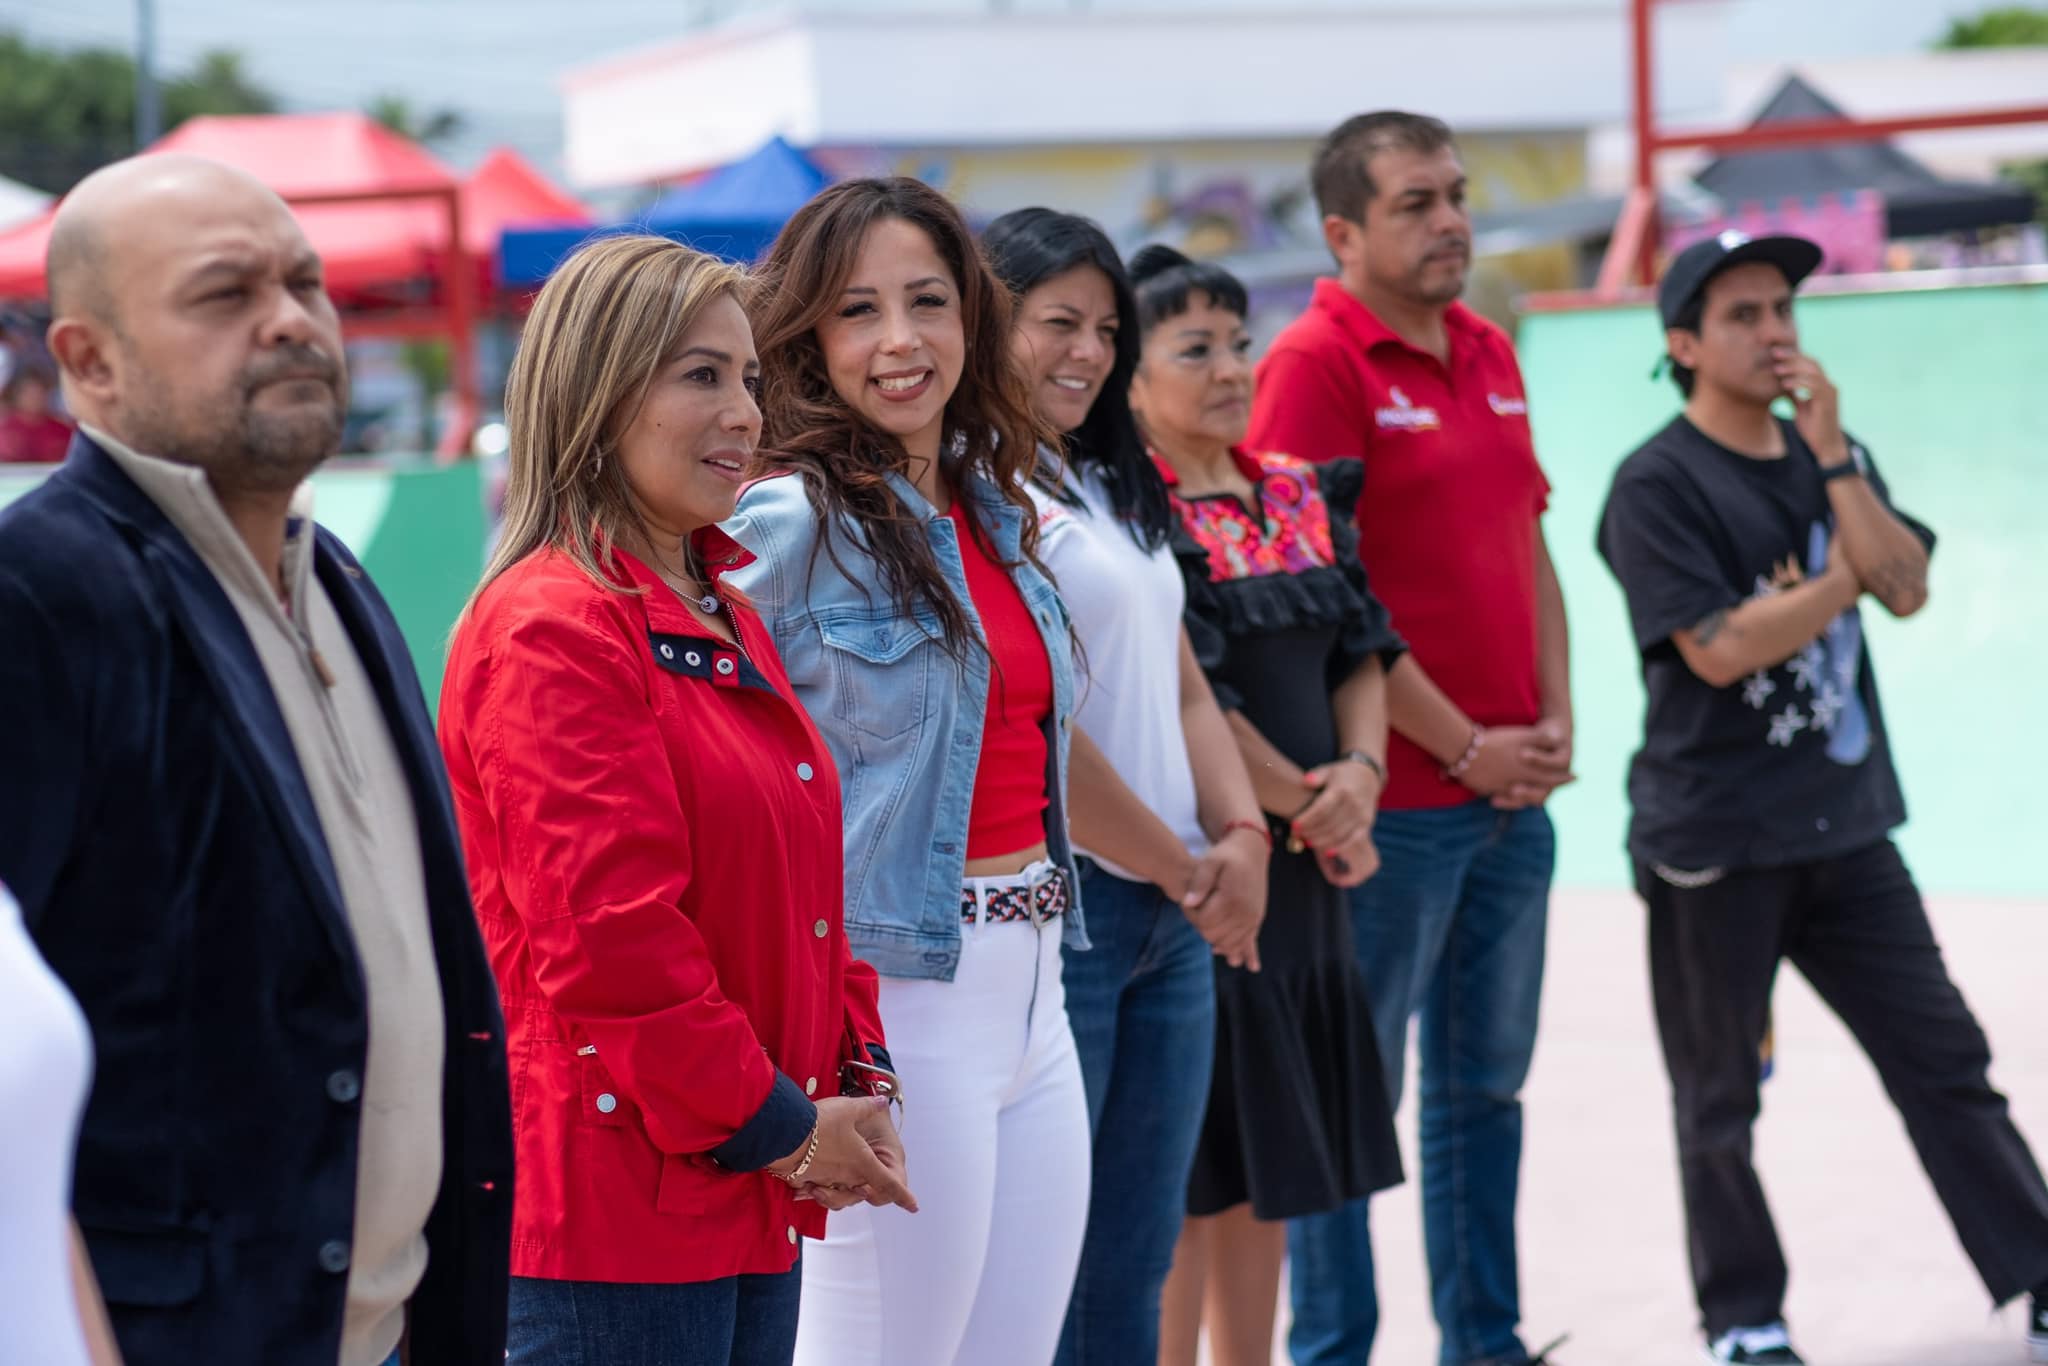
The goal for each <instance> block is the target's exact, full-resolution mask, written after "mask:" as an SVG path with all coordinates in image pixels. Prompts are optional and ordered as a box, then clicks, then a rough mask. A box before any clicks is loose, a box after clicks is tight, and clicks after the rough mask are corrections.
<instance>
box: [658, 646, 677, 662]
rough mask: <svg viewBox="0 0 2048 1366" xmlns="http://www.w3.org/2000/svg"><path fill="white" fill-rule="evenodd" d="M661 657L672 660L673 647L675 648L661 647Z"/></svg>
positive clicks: (674, 655) (674, 651)
mask: <svg viewBox="0 0 2048 1366" xmlns="http://www.w3.org/2000/svg"><path fill="white" fill-rule="evenodd" d="M661 657H662V658H663V659H674V658H675V657H676V647H675V646H673V645H664V646H662V647H661Z"/></svg>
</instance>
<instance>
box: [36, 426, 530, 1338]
mask: <svg viewBox="0 0 2048 1366" xmlns="http://www.w3.org/2000/svg"><path fill="white" fill-rule="evenodd" d="M317 538H318V539H317V543H316V548H315V552H314V555H315V565H316V572H317V573H318V574H319V577H320V582H321V584H322V586H323V587H325V588H326V590H327V594H328V596H329V597H330V598H331V599H332V600H333V602H334V606H335V610H336V611H337V613H339V615H340V617H341V620H342V622H343V623H344V624H345V625H346V627H347V629H348V633H349V636H350V638H351V639H352V640H353V641H354V643H355V648H356V652H357V654H358V655H359V656H360V657H361V659H362V662H363V666H364V668H365V670H366V671H367V672H368V674H369V677H370V679H371V681H372V682H373V683H374V684H375V686H376V690H377V697H378V701H379V702H380V703H381V704H382V707H383V711H384V715H385V717H386V719H387V720H388V721H389V723H390V726H391V736H392V739H393V741H394V742H395V743H396V745H397V750H398V754H399V757H400V758H401V760H402V761H403V763H404V766H405V772H406V777H407V779H408V781H409V782H410V784H411V787H412V796H413V805H414V807H415V808H416V810H417V811H418V813H419V838H420V851H421V854H422V856H423V860H424V864H425V869H426V887H427V902H428V908H429V919H430V921H431V927H432V932H433V941H434V952H435V958H436V961H437V963H438V965H439V968H440V977H441V990H442V993H443V998H444V1000H445V1003H446V1010H447V1037H446V1057H447V1065H446V1073H445V1082H444V1084H443V1089H442V1123H443V1142H444V1150H443V1154H442V1173H443V1174H442V1179H441V1191H440V1195H439V1198H438V1199H437V1200H436V1202H435V1204H434V1209H433V1214H432V1216H431V1217H430V1219H429V1221H428V1223H427V1230H426V1236H427V1245H428V1249H429V1257H428V1264H427V1271H426V1279H425V1280H424V1281H423V1282H422V1284H421V1285H420V1288H419V1291H418V1293H417V1294H416V1295H415V1297H414V1299H413V1301H412V1310H411V1327H410V1344H411V1361H412V1362H413V1364H414V1366H444V1364H446V1366H502V1363H503V1361H504V1350H505V1347H504V1343H505V1295H506V1274H507V1271H506V1269H507V1265H508V1254H509V1242H508V1240H509V1237H510V1223H511V1213H512V1203H511V1201H512V1137H511V1118H510V1106H509V1101H508V1098H507V1093H506V1081H505V1075H506V1074H505V1045H504V1024H503V1020H502V1018H501V1017H500V1014H499V1010H498V1001H497V995H496V991H495V988H494V986H493V983H492V978H491V973H490V968H489V964H488V962H487V961H486V959H485V956H484V951H483V948H482V944H481V941H480V939H479V936H478V933H477V928H476V922H475V919H474V917H473V915H472V912H471V910H470V901H469V891H468V885H467V882H466V881H465V878H464V875H463V867H462V856H461V844H460V841H459V840H458V838H457V835H456V829H455V818H454V815H453V812H452V809H451V807H450V804H449V798H448V786H447V779H446V775H445V773H444V772H443V770H442V767H441V759H440V752H439V749H438V748H437V746H436V745H435V743H434V733H433V729H432V727H431V725H430V724H429V722H428V719H427V712H426V707H425V704H424V702H423V701H422V699H421V696H420V688H419V681H418V678H417V676H416V675H415V674H414V672H413V667H412V660H411V657H410V656H409V655H408V654H407V652H406V647H405V642H404V639H403V638H402V637H401V636H400V634H399V631H398V626H397V623H396V622H395V621H394V620H393V618H392V616H391V611H390V609H389V608H388V607H386V606H385V604H384V600H383V598H382V597H380V596H379V595H378V593H377V590H376V589H375V588H374V587H372V586H371V584H370V581H369V579H368V578H367V577H365V576H364V574H363V570H362V568H361V566H360V565H358V564H357V563H356V561H355V559H354V558H353V557H352V556H351V555H350V554H349V552H348V551H347V550H346V549H345V548H344V547H343V546H342V544H341V542H340V541H338V540H336V539H335V538H334V537H333V536H332V535H331V534H329V533H328V532H327V531H325V530H318V531H317ZM0 880H4V881H5V882H6V883H7V884H8V886H9V887H11V888H12V889H13V891H14V893H15V895H16V896H17V897H18V898H19V899H20V901H21V904H22V908H23V910H24V911H25V913H26V915H27V919H28V925H29V929H30V932H31V933H32V934H33V935H34V937H35V940H36V943H37V944H38V946H39V947H40V948H41V949H42V951H43V954H44V956H45V957H46V958H48V960H49V962H50V966H51V967H52V968H54V969H55V970H56V972H57V974H58V975H59V976H60V977H62V978H63V979H64V981H65V983H66V984H67V985H68V986H69V987H70V988H71V990H72V992H73V994H74V995H76V996H77V997H78V1000H79V1003H80V1005H81V1006H83V1007H84V1010H85V1014H86V1017H87V1019H88V1020H89V1021H90V1022H91V1025H92V1033H93V1044H94V1049H95V1053H96V1071H95V1080H94V1084H93V1089H92V1097H91V1100H90V1101H89V1102H88V1104H87V1107H86V1112H85V1118H84V1125H83V1129H82V1132H81V1134H80V1141H79V1151H78V1175H77V1186H76V1191H75V1199H74V1208H75V1210H76V1212H77V1216H78V1221H79V1223H80V1225H81V1226H82V1227H83V1229H84V1231H85V1239H86V1245H87V1247H88V1249H89V1250H90V1252H91V1255H92V1262H93V1266H94V1269H95V1270H96V1271H97V1272H98V1274H99V1280H100V1285H101V1288H102V1289H103V1290H104V1292H105V1294H106V1298H107V1302H108V1307H109V1309H110V1310H111V1311H112V1315H113V1321H114V1329H115V1333H116V1335H117V1336H118V1337H119V1339H120V1342H121V1347H122V1350H123V1353H124V1355H125V1356H126V1358H127V1359H128V1360H129V1361H132V1362H202V1361H204V1362H223V1363H225V1362H246V1363H252V1366H253V1363H258V1362H260V1363H263V1364H264V1366H301V1364H303V1366H334V1362H335V1360H336V1357H337V1354H338V1353H339V1350H340V1341H341V1325H342V1310H343V1303H344V1291H345V1288H346V1284H347V1271H348V1264H349V1240H350V1234H351V1232H352V1226H353V1220H354V1209H355V1188H356V1148H357V1140H358V1134H359V1128H360V1119H361V1117H360V1113H359V1112H360V1106H361V1090H362V1087H361V1078H362V1069H363V1059H364V1055H365V1049H366V1044H367V1038H368V1020H367V1014H366V1008H365V997H364V989H363V975H362V968H361V965H360V963H359V962H358V960H357V958H356V952H355V946H354V939H353V936H352V935H351V933H350V930H349V926H348V921H347V917H346V914H345V912H344V909H343V906H342V900H341V893H340V889H339V884H338V882H337V880H336V877H335V872H334V866H333V863H332V861H331V859H330V857H329V854H328V849H327V844H326V840H325V838H324V836H323V835H322V834H321V828H320V823H319V819H318V817H317V815H316V814H315V811H314V807H313V799H312V794H311V793H310V791H309V790H308V788H307V786H306V781H305V777H304V775H303V773H302V772H301V770H300V768H299V764H298V760H297V756H296V754H295V752H294V750H293V748H292V740H291V736H290V734H289V733H288V731H287V730H286V728H285V721H284V715H283V713H282V712H281V711H280V710H279V708H278V705H277V701H276V698H275V696H274V695H273V693H272V691H271V688H270V684H269V681H268V679H267V678H266V676H265V674H264V671H263V666H262V663H261V662H260V661H259V659H258V658H257V655H256V650H255V647H254V646H253V645H252V644H251V642H250V640H249V637H248V634H247V632H246V631H245V630H244V629H243V626H242V622H241V618H240V617H239V616H237V615H236V612H235V609H234V607H233V605H232V604H231V603H230V602H229V601H228V599H227V596H226V595H225V593H223V591H222V590H221V588H220V586H219V584H218V583H217V582H216V581H215V580H214V577H213V575H212V573H211V572H209V571H208V569H207V568H206V566H205V565H204V564H203V563H202V562H201V560H200V559H199V556H198V555H197V553H196V552H194V550H193V549H192V547H191V545H190V544H189V543H188V542H187V541H186V540H185V538H184V537H183V536H182V535H181V534H179V532H178V531H177V530H176V529H175V528H174V527H173V526H172V525H171V523H170V522H169V521H168V520H167V519H166V518H165V517H164V515H163V514H162V513H161V512H160V511H159V510H158V509H157V507H156V505H155V504H154V503H153V502H151V501H150V499H149V498H148V496H147V495H145V494H144V493H143V492H142V491H141V490H140V489H139V488H137V487H136V485H135V483H134V482H133V481H132V480H130V479H129V478H128V476H127V475H126V474H125V473H124V472H123V471H122V470H121V468H120V467H119V466H118V465H117V464H115V462H114V461H113V460H112V459H111V458H110V457H109V456H108V455H107V454H106V453H105V452H104V451H102V450H101V449H100V448H99V447H98V446H96V445H95V444H93V443H92V442H91V441H90V440H88V439H86V438H85V437H83V436H80V437H79V438H78V439H77V440H76V441H74V442H73V444H72V447H71V451H70V455H69V458H68V459H67V461H66V463H65V465H64V466H63V468H62V469H60V470H58V471H57V472H56V473H55V474H54V475H52V476H51V478H50V479H49V480H48V481H47V482H45V483H44V484H43V485H41V486H40V487H38V488H37V489H35V490H34V491H32V492H31V493H29V494H27V495H26V496H25V497H23V498H21V499H20V500H19V501H17V502H16V503H14V504H13V505H12V506H11V507H9V508H7V509H6V510H5V511H4V512H0ZM62 1120H63V1117H62V1116H60V1115H56V1114H52V1115H51V1116H50V1122H51V1123H53V1124H54V1123H60V1122H62Z"/></svg>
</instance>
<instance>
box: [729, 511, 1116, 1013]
mask: <svg viewBox="0 0 2048 1366" xmlns="http://www.w3.org/2000/svg"><path fill="white" fill-rule="evenodd" d="M804 478H805V476H803V475H784V476H781V477H779V478H774V479H767V480H763V481H762V482H760V483H758V484H755V485H754V486H753V487H751V488H749V489H748V490H747V491H746V493H745V494H744V495H742V496H741V498H740V503H739V510H738V511H737V512H736V513H735V514H734V515H733V517H732V519H731V520H730V521H728V522H726V523H725V530H726V531H727V533H728V534H730V535H731V536H732V538H733V539H734V540H736V541H738V542H739V543H740V544H741V545H743V546H745V547H746V548H747V549H748V550H750V551H752V552H753V554H754V555H755V556H756V559H755V560H754V562H753V563H752V564H750V565H746V566H744V567H742V568H741V569H738V570H736V571H734V572H733V573H731V574H729V575H727V576H726V581H727V582H729V583H733V584H735V585H737V586H738V587H739V588H741V589H742V590H744V591H745V592H746V593H747V595H748V596H749V597H751V598H752V599H753V600H754V605H755V607H756V608H757V609H759V611H760V614H761V619H762V621H764V622H766V623H767V626H768V629H769V631H770V633H771V634H772V635H773V636H774V637H775V645H776V648H777V649H778V650H780V651H781V652H782V664H783V667H784V668H785V669H786V670H787V671H788V673H789V681H790V684H791V685H792V686H793V687H794V688H795V689H796V695H797V698H798V700H800V701H801V702H802V703H803V704H804V706H805V707H806V708H807V709H808V710H809V711H810V713H811V719H812V720H813V721H815V722H816V723H817V726H818V729H819V730H820V731H821V732H822V733H823V734H824V736H825V742H826V743H827V744H828V745H829V746H830V747H831V750H832V757H833V759H834V760H835V761H836V762H837V763H838V765H839V782H840V787H841V791H842V793H843V795H844V798H845V808H846V935H847V938H848V939H849V940H850V941H851V942H852V945H853V950H854V952H855V953H856V954H858V955H859V956H860V957H862V958H863V959H865V960H867V961H868V962H870V963H872V964H874V966H875V970H876V971H877V972H880V973H883V974H885V975H887V976H890V977H923V978H936V979H938V980H940V981H951V980H952V979H953V972H954V970H955V968H957V967H958V966H959V963H960V880H961V873H962V869H963V867H964V865H965V863H966V860H967V816H968V811H969V809H970V807H971V806H972V805H973V800H974V772H975V767H976V765H977V764H978V763H979V762H980V759H981V732H982V723H983V720H984V718H985V716H986V712H987V704H988V687H989V672H990V671H989V661H988V654H987V652H986V651H983V650H972V651H970V652H968V655H967V658H966V660H965V662H964V663H961V664H956V663H955V662H954V661H953V659H952V658H951V657H950V656H949V655H947V653H946V650H945V646H944V644H943V643H942V641H941V639H940V629H939V624H938V621H937V619H936V618H935V617H933V616H931V615H930V614H929V613H928V612H921V613H920V615H919V616H918V618H917V625H916V626H913V625H912V624H911V622H910V621H907V620H905V619H904V618H903V617H902V616H901V615H900V613H899V610H898V608H897V606H896V604H895V602H894V601H893V600H892V599H891V597H890V595H889V593H888V590H887V589H886V588H885V587H883V586H882V576H881V572H880V570H879V569H878V568H877V567H876V566H875V563H874V561H873V559H872V558H871V557H870V556H869V554H868V551H867V548H866V541H865V538H864V537H863V536H862V534H861V532H860V531H859V529H858V528H856V527H855V526H854V525H853V524H852V523H851V522H850V521H846V520H844V519H842V520H841V521H840V523H839V524H838V525H837V526H836V527H835V528H834V536H833V543H832V549H833V550H836V551H838V553H839V560H840V562H841V563H843V565H844V569H843V570H842V568H841V564H835V563H834V561H833V558H832V555H831V554H830V553H829V552H828V551H827V550H825V549H824V548H822V547H819V546H818V535H819V526H818V519H817V516H816V514H815V513H814V512H813V511H812V509H811V502H810V498H809V497H808V496H807V495H806V493H805V489H804ZM889 481H890V483H891V485H892V486H893V487H894V488H895V490H896V493H897V495H898V496H899V497H900V498H901V499H902V500H903V503H904V506H905V507H906V508H909V509H911V510H912V511H913V512H914V513H915V514H916V515H917V516H919V517H921V518H923V519H924V523H925V529H926V531H927V533H928V534H929V535H930V537H931V543H932V554H933V556H934V557H935V558H936V559H937V561H938V564H939V568H940V570H941V571H942V572H943V573H944V574H945V577H946V584H947V586H948V587H950V588H951V589H952V590H953V596H954V598H955V599H956V600H957V601H958V602H959V603H960V605H961V607H962V609H963V610H964V611H965V612H966V614H967V619H968V620H969V621H970V622H972V623H973V624H974V627H975V630H976V631H977V632H979V631H980V629H981V618H980V616H979V614H977V613H976V612H975V610H974V599H973V597H972V596H971V595H970V594H969V592H968V588H967V572H966V569H965V567H964V566H963V565H962V563H961V559H960V541H959V537H958V535H957V534H956V533H955V529H954V523H953V522H952V521H951V520H949V519H948V518H947V517H945V516H943V515H942V514H940V513H939V512H938V511H937V510H936V509H934V508H933V507H932V505H931V504H930V503H929V502H928V501H926V499H925V498H924V496H923V495H922V494H920V493H919V492H918V491H917V489H916V487H915V486H914V485H912V484H911V483H910V481H909V480H907V479H904V478H903V477H902V476H900V475H895V474H892V475H890V476H889ZM963 496H964V497H966V498H969V499H971V500H972V502H973V505H974V507H976V508H977V509H978V510H979V511H980V514H981V515H980V521H981V524H982V525H983V526H985V527H988V528H989V529H990V532H991V535H990V540H991V543H992V544H993V545H994V546H995V549H996V552H997V553H998V554H999V555H1000V556H1001V557H1002V558H1003V559H1005V560H1016V559H1018V558H1019V552H1018V544H1019V536H1020V534H1021V531H1022V528H1023V520H1024V516H1025V514H1024V512H1023V511H1022V510H1021V509H1019V508H1017V507H1014V506H1012V505H1011V504H1010V503H1008V502H1007V501H1005V500H1004V499H1003V497H1002V495H1001V494H1000V493H998V492H997V491H996V488H995V486H994V485H993V484H992V483H990V482H989V481H988V480H987V479H985V478H983V477H981V476H980V475H978V474H975V473H973V472H969V473H968V474H967V475H966V476H965V488H964V491H963ZM814 549H816V550H817V553H816V554H815V555H813V553H812V552H813V550H814ZM849 572H850V573H851V574H852V575H854V576H855V577H852V578H849V577H848V573H849ZM1013 573H1014V576H1015V578H1016V582H1017V587H1018V589H1019V590H1020V591H1021V592H1022V593H1023V596H1024V603H1025V606H1027V607H1028V608H1030V610H1031V616H1032V619H1033V620H1034V621H1036V622H1037V623H1038V630H1039V634H1040V635H1041V636H1042V637H1043V638H1044V640H1045V650H1046V655H1047V656H1048V657H1049V658H1050V660H1051V661H1052V681H1053V706H1052V711H1051V713H1050V715H1049V716H1048V718H1047V722H1046V730H1047V742H1048V743H1047V745H1046V753H1047V755H1048V757H1049V760H1050V763H1049V766H1048V767H1049V771H1048V773H1047V775H1046V783H1047V791H1048V793H1049V796H1050V805H1049V806H1048V808H1047V810H1046V817H1045V825H1046V843H1047V845H1048V846H1049V849H1050V856H1051V858H1052V860H1053V862H1054V863H1056V864H1057V865H1058V866H1059V867H1061V868H1064V869H1065V870H1066V873H1067V877H1068V886H1069V887H1070V888H1074V889H1076V895H1075V897H1074V901H1073V905H1072V909H1071V910H1070V911H1069V913H1068V914H1067V916H1066V917H1065V919H1066V925H1065V926H1064V928H1063V930H1062V934H1063V935H1064V942H1065V943H1066V944H1067V945H1069V946H1070V947H1073V948H1077V949H1082V948H1086V947H1088V937H1087V933H1086V931H1085V930H1084V929H1083V926H1082V921H1081V909H1080V904H1079V897H1078V885H1079V884H1078V881H1077V880H1076V879H1075V876H1074V855H1073V848H1072V846H1071V845H1070V843H1069V842H1068V838H1067V810H1066V807H1067V746H1068V736H1069V733H1070V731H1071V729H1072V721H1073V712H1074V657H1073V644H1072V638H1071V635H1070V633H1069V628H1068V624H1067V612H1066V608H1065V606H1064V605H1063V604H1062V603H1061V602H1060V598H1059V593H1058V591H1057V590H1055V589H1054V588H1053V586H1052V583H1051V582H1050V581H1049V580H1048V579H1047V578H1046V577H1045V576H1044V575H1043V574H1041V573H1039V572H1038V571H1037V570H1036V569H1034V568H1032V567H1031V566H1030V565H1029V564H1028V563H1026V564H1023V565H1021V566H1020V567H1018V568H1017V569H1016V570H1015V571H1013Z"/></svg>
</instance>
